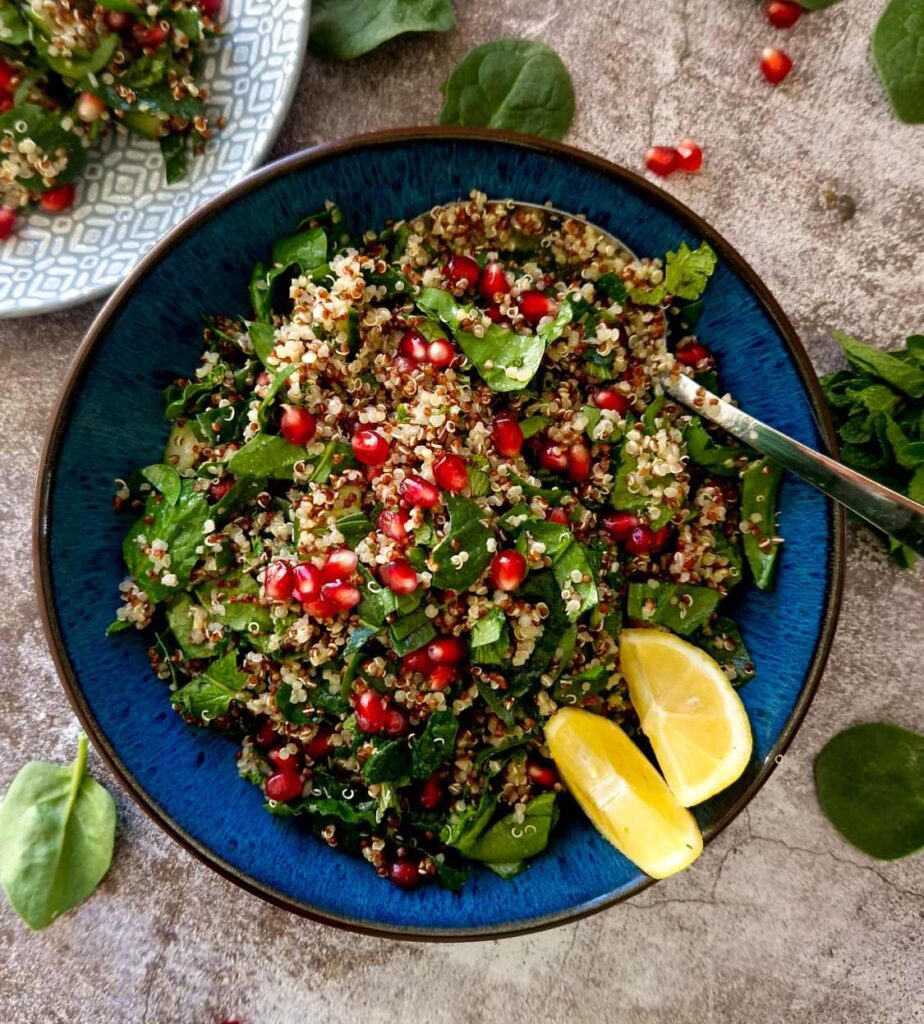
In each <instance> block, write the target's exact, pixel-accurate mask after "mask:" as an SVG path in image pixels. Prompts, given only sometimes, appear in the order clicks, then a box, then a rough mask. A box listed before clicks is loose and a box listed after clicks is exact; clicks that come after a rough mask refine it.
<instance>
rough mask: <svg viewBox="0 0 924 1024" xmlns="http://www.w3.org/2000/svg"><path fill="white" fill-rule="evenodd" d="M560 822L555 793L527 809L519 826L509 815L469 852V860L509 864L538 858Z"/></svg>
mask: <svg viewBox="0 0 924 1024" xmlns="http://www.w3.org/2000/svg"><path fill="white" fill-rule="evenodd" d="M557 819H558V812H557V809H556V806H555V793H543V794H542V796H537V797H536V798H535V799H534V800H530V801H529V803H528V804H527V805H526V811H525V818H524V820H523V821H522V822H518V821H517V820H516V818H515V817H514V815H513V814H508V815H507V816H506V817H504V818H501V820H500V821H498V822H497V823H496V824H494V825H492V826H491V827H490V828H489V829H488V831H487V832H485V833H484V834H483V835H481V836H480V838H479V839H478V841H477V842H476V843H475V844H474V845H473V846H472V848H471V849H470V850H469V851H468V853H467V854H466V856H467V857H468V858H469V860H479V861H489V862H491V863H494V864H509V863H511V862H517V861H522V860H526V859H527V858H528V857H535V856H536V854H537V853H542V851H543V850H544V849H545V848H546V846H547V845H548V842H549V833H550V832H551V831H552V828H553V827H554V825H555V822H556V821H557Z"/></svg>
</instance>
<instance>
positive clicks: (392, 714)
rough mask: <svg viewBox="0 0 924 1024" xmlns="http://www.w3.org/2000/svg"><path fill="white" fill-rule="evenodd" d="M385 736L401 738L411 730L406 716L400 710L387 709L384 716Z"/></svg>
mask: <svg viewBox="0 0 924 1024" xmlns="http://www.w3.org/2000/svg"><path fill="white" fill-rule="evenodd" d="M384 728H385V735H386V736H403V735H404V734H405V733H406V732H408V731H409V730H410V728H411V724H410V722H409V721H408V720H407V715H406V714H405V713H404V712H403V711H402V710H401V709H400V708H389V709H388V710H387V712H386V714H385V727H384Z"/></svg>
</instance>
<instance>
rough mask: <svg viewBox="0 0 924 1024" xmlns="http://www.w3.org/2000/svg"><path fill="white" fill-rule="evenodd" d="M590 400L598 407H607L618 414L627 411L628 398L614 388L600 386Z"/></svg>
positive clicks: (622, 414)
mask: <svg viewBox="0 0 924 1024" xmlns="http://www.w3.org/2000/svg"><path fill="white" fill-rule="evenodd" d="M592 401H593V403H594V405H595V406H596V407H597V408H598V409H609V410H610V411H611V412H618V413H619V415H620V416H625V414H626V413H627V412H628V411H629V399H628V398H626V396H625V395H624V394H623V393H622V392H621V391H617V390H616V389H615V388H601V389H600V390H599V391H597V392H595V393H594V396H593V399H592Z"/></svg>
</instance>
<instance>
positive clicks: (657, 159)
mask: <svg viewBox="0 0 924 1024" xmlns="http://www.w3.org/2000/svg"><path fill="white" fill-rule="evenodd" d="M679 160H680V154H679V153H678V152H677V150H676V149H674V147H673V146H652V147H651V149H649V150H648V152H647V153H646V154H645V166H646V167H647V168H648V170H649V171H651V173H652V174H657V175H659V176H660V177H662V178H666V177H667V176H668V175H669V174H673V173H674V171H676V170H677V164H678V162H679Z"/></svg>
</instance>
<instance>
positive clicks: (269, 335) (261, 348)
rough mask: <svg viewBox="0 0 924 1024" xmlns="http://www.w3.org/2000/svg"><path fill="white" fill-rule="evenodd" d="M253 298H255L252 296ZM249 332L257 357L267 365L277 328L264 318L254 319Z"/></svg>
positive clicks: (260, 297) (248, 329)
mask: <svg viewBox="0 0 924 1024" xmlns="http://www.w3.org/2000/svg"><path fill="white" fill-rule="evenodd" d="M265 277H266V273H265V271H264V272H263V278H264V279H265ZM251 298H253V297H252V296H251ZM259 300H260V301H261V302H262V300H263V292H262V291H261V292H260V296H259ZM247 333H248V334H249V335H250V340H251V341H252V342H253V350H254V352H255V353H256V355H257V358H258V359H259V360H260V362H261V363H263V365H264V366H267V360H268V359H269V356H270V354H271V353H272V351H273V349H274V348H275V347H276V328H275V327H273V325H272V324H268V323H265V322H264V321H263V320H254V322H253V323H251V324H250V325H249V326H248V327H247Z"/></svg>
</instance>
